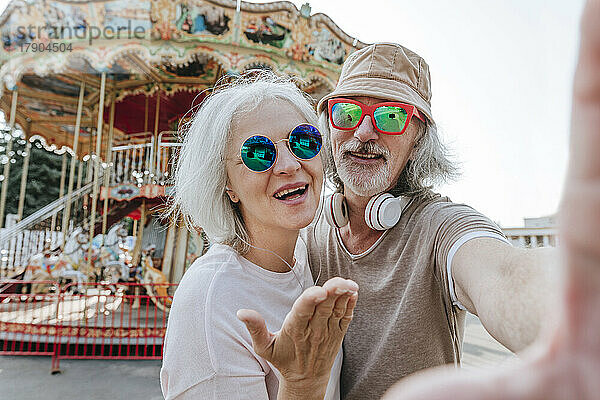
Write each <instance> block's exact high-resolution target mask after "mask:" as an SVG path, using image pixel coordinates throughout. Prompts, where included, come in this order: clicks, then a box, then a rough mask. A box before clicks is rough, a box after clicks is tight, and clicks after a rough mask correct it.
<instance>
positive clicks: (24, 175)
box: [17, 140, 31, 221]
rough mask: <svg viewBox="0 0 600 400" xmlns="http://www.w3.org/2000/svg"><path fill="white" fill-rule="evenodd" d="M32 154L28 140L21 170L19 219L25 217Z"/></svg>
mask: <svg viewBox="0 0 600 400" xmlns="http://www.w3.org/2000/svg"><path fill="white" fill-rule="evenodd" d="M30 155H31V142H30V141H29V140H28V141H27V144H26V145H25V158H23V169H22V170H21V188H20V190H19V206H18V208H17V221H20V220H21V218H23V208H24V206H25V190H26V189H27V174H28V172H29V156H30Z"/></svg>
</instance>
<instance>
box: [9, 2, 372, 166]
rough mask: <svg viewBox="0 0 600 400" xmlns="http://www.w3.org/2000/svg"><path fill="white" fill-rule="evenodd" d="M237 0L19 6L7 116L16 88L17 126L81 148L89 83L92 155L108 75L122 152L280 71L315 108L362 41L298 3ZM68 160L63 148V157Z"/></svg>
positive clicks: (13, 17)
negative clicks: (235, 77)
mask: <svg viewBox="0 0 600 400" xmlns="http://www.w3.org/2000/svg"><path fill="white" fill-rule="evenodd" d="M236 5H237V4H236V1H235V0H189V1H172V0H97V1H77V0H67V1H43V0H31V1H24V0H14V1H12V2H11V3H10V4H9V6H8V7H7V9H6V10H5V11H4V13H3V14H2V15H1V16H0V32H1V34H2V41H3V46H2V51H1V52H0V109H2V110H3V111H4V112H5V113H6V114H8V113H9V110H10V107H11V101H12V96H13V93H14V89H18V90H17V91H18V106H17V113H16V122H17V123H18V124H20V125H21V126H22V127H23V129H24V131H25V133H26V134H27V136H28V137H34V136H37V137H42V138H44V139H45V141H46V142H47V143H48V144H53V145H54V146H53V147H54V148H58V149H60V148H62V147H63V146H67V147H71V145H72V140H73V133H74V127H75V119H76V115H77V103H78V97H79V91H80V87H81V85H82V82H83V83H85V92H84V101H83V112H82V119H81V129H80V139H79V140H80V141H79V145H78V147H79V149H81V150H80V151H79V152H78V153H79V156H83V155H85V154H88V153H90V152H92V146H93V144H92V142H93V138H92V136H93V135H94V129H95V127H96V125H97V121H96V119H97V115H98V113H99V110H98V108H99V97H100V92H101V90H100V87H101V79H100V76H101V74H102V73H105V75H106V96H105V102H104V106H105V110H104V111H103V120H104V121H105V122H107V124H104V128H105V129H107V130H108V129H109V127H108V125H109V124H108V122H109V119H110V108H111V104H113V103H114V104H115V113H114V140H115V142H116V143H118V142H125V141H131V140H132V138H139V137H144V134H147V135H152V132H151V131H155V111H156V107H157V105H158V104H160V105H158V107H159V118H158V123H157V125H156V126H157V128H158V132H162V131H170V130H175V129H176V127H177V124H178V122H179V120H180V119H181V118H182V117H183V116H184V115H185V114H186V112H187V111H188V110H189V109H190V107H191V106H192V104H193V103H194V104H198V103H199V102H200V101H201V100H202V98H203V95H204V93H203V91H204V90H205V89H207V88H210V87H212V86H213V85H214V84H215V82H216V81H217V80H218V79H220V78H221V77H223V76H225V75H228V74H237V73H241V72H244V71H246V70H249V69H254V68H263V69H270V70H273V71H274V72H276V73H278V74H288V75H292V76H295V77H297V78H299V79H298V85H299V86H300V87H301V88H302V89H303V90H305V91H306V92H308V93H309V94H311V95H312V96H313V97H315V98H316V99H318V98H320V97H322V96H323V95H324V94H325V93H327V92H328V91H330V90H332V89H333V88H334V86H335V82H336V81H337V78H338V76H339V73H340V71H341V64H342V63H343V62H344V60H345V59H346V58H347V56H348V55H349V54H350V53H351V52H353V51H354V50H355V49H358V48H362V47H364V46H365V44H364V43H362V42H360V41H358V40H357V39H355V38H352V37H350V36H348V35H347V34H346V33H344V32H343V31H342V30H341V29H340V28H339V27H338V26H337V25H336V24H335V23H334V22H333V21H332V20H331V19H330V18H329V17H327V16H326V15H324V14H320V13H319V14H314V15H310V7H309V6H308V5H307V4H306V5H305V6H303V7H302V9H301V10H298V9H297V8H296V7H295V6H294V5H293V4H292V3H290V2H276V3H267V4H252V3H245V2H242V3H241V8H240V10H239V12H238V10H236ZM63 151H64V150H63Z"/></svg>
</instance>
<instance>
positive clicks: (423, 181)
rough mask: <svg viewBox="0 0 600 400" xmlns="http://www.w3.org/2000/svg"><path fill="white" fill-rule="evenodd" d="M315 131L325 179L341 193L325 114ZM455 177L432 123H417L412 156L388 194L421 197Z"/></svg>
mask: <svg viewBox="0 0 600 400" xmlns="http://www.w3.org/2000/svg"><path fill="white" fill-rule="evenodd" d="M319 129H320V130H321V133H322V134H323V137H324V146H323V147H324V150H325V152H324V154H323V157H324V163H325V176H326V177H327V180H328V181H329V182H331V183H333V185H334V189H335V191H336V192H339V193H343V192H344V183H343V182H342V180H341V178H340V176H339V175H338V172H337V168H336V166H335V161H334V158H333V152H332V148H331V136H330V132H329V118H328V115H327V112H322V113H321V115H320V117H319ZM458 176H459V171H458V168H457V167H456V165H455V163H453V162H452V161H451V156H450V152H449V151H448V148H447V147H446V146H445V145H444V144H443V143H442V141H441V140H440V137H439V135H438V131H437V127H436V125H435V123H432V122H430V121H427V123H425V124H421V129H420V132H419V136H418V139H417V141H416V143H415V148H414V149H413V155H412V157H411V159H410V160H408V161H407V163H406V166H405V167H404V169H403V170H402V173H401V174H400V177H399V178H398V181H397V182H396V185H395V186H394V187H393V188H392V189H391V190H389V193H391V194H392V195H394V196H400V195H403V196H423V195H426V194H428V193H430V192H431V189H432V188H433V187H435V186H436V185H438V184H441V183H445V182H448V181H451V180H454V179H456V178H457V177H458Z"/></svg>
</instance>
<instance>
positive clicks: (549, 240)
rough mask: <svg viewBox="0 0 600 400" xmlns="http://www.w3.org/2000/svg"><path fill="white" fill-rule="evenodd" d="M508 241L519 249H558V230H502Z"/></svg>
mask: <svg viewBox="0 0 600 400" xmlns="http://www.w3.org/2000/svg"><path fill="white" fill-rule="evenodd" d="M502 231H503V232H504V234H505V235H506V236H507V237H508V239H509V240H510V241H511V242H512V243H513V244H514V245H515V246H519V247H529V248H536V247H549V246H551V247H556V246H557V245H558V228H502Z"/></svg>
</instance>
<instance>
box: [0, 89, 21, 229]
mask: <svg viewBox="0 0 600 400" xmlns="http://www.w3.org/2000/svg"><path fill="white" fill-rule="evenodd" d="M18 97H19V92H18V91H17V89H16V88H15V90H13V94H12V104H11V105H10V122H9V124H8V128H9V130H10V133H9V135H10V138H9V139H8V143H6V156H7V157H8V160H7V162H6V164H4V172H3V174H4V180H3V181H2V192H1V193H0V228H3V227H4V207H5V206H6V191H7V190H8V176H9V174H10V152H11V151H12V133H13V129H14V127H15V120H16V117H17V99H18Z"/></svg>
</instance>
